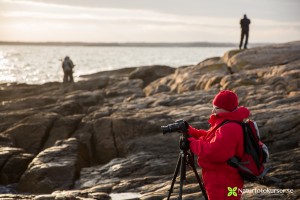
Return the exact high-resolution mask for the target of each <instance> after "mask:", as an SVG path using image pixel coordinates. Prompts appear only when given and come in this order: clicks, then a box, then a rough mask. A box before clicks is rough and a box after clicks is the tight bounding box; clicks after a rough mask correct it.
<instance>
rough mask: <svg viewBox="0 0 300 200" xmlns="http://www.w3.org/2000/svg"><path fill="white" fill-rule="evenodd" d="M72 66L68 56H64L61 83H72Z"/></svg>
mask: <svg viewBox="0 0 300 200" xmlns="http://www.w3.org/2000/svg"><path fill="white" fill-rule="evenodd" d="M74 66H75V65H74V64H73V61H72V60H71V59H70V57H69V56H66V57H65V59H64V61H63V62H62V68H63V71H64V79H63V82H64V83H67V82H71V83H73V82H74V80H73V68H74Z"/></svg>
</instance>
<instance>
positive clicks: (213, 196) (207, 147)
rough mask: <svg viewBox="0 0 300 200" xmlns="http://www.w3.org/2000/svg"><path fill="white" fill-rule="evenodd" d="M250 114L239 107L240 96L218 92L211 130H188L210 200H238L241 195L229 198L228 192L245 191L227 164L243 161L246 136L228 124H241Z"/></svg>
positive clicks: (211, 118) (237, 176)
mask: <svg viewBox="0 0 300 200" xmlns="http://www.w3.org/2000/svg"><path fill="white" fill-rule="evenodd" d="M249 115H250V111H249V110H248V109H247V108H246V107H243V106H238V97H237V95H236V94H235V93H234V92H232V91H230V90H223V91H221V92H219V93H218V94H217V95H216V96H215V97H214V99H213V101H212V114H211V115H210V118H209V121H208V122H209V123H210V125H211V128H210V129H208V130H202V129H200V130H198V129H196V128H193V127H192V126H190V125H188V124H187V123H186V125H187V126H188V134H189V135H190V136H192V137H190V138H188V140H189V141H190V150H191V151H192V152H193V153H194V154H195V155H197V156H198V165H199V166H201V168H202V177H203V182H204V187H205V189H206V193H207V196H208V199H209V200H227V199H228V200H238V199H241V195H242V194H241V193H238V192H236V193H237V194H236V195H234V196H233V195H232V196H228V188H235V189H243V185H244V180H243V178H242V177H241V176H240V174H239V172H238V170H237V168H234V167H232V166H230V165H229V164H228V163H227V160H228V159H229V158H231V157H233V156H237V157H242V155H243V153H244V139H243V138H244V136H243V135H244V134H243V129H242V127H241V125H239V124H237V123H234V122H231V123H226V124H224V125H222V124H223V122H224V121H225V120H234V121H239V122H242V121H243V120H244V119H246V118H248V117H249Z"/></svg>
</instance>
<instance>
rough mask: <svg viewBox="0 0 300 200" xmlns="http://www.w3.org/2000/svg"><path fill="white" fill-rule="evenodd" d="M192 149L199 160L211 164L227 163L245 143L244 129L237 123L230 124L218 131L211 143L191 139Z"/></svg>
mask: <svg viewBox="0 0 300 200" xmlns="http://www.w3.org/2000/svg"><path fill="white" fill-rule="evenodd" d="M189 140H190V149H191V151H192V152H193V153H194V154H196V155H197V156H198V158H199V159H205V160H209V161H210V162H215V163H219V162H226V161H227V160H228V159H229V158H231V157H232V156H234V155H235V152H236V149H237V146H238V144H239V142H243V131H242V127H241V126H240V125H239V124H236V123H228V124H225V125H224V126H221V127H220V128H219V129H217V130H216V132H215V136H214V137H213V138H212V140H210V141H205V140H203V139H202V138H200V139H199V140H196V139H193V138H190V139H189Z"/></svg>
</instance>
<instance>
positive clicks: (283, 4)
mask: <svg viewBox="0 0 300 200" xmlns="http://www.w3.org/2000/svg"><path fill="white" fill-rule="evenodd" d="M299 8H300V0H0V41H60V42H66V41H68V42H70V41H78V42H233V43H237V42H239V37H240V25H239V20H240V19H241V18H242V16H243V15H244V14H247V16H248V17H249V18H250V19H251V25H250V39H249V41H250V43H251V42H253V43H254V42H255V43H256V42H275V43H282V42H289V41H295V40H300V14H299V13H300V12H299Z"/></svg>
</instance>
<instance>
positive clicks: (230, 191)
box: [227, 187, 237, 197]
mask: <svg viewBox="0 0 300 200" xmlns="http://www.w3.org/2000/svg"><path fill="white" fill-rule="evenodd" d="M227 189H228V194H227V196H228V197H230V196H235V197H236V196H237V193H236V191H237V187H234V188H231V187H227Z"/></svg>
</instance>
